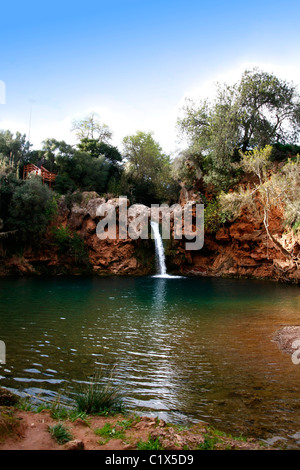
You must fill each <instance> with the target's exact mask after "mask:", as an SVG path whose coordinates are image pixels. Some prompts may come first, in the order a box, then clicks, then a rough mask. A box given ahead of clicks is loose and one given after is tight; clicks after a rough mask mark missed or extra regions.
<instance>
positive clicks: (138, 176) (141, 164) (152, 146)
mask: <svg viewBox="0 0 300 470" xmlns="http://www.w3.org/2000/svg"><path fill="white" fill-rule="evenodd" d="M123 146H124V155H125V158H126V166H125V171H126V174H127V177H128V179H129V182H130V183H131V196H133V198H134V200H135V201H138V202H143V203H145V204H152V203H158V202H160V201H162V200H166V199H168V198H169V197H170V194H169V192H170V188H171V187H172V183H173V181H172V178H171V164H170V157H169V156H168V155H166V154H165V153H164V152H163V150H162V148H161V147H160V145H159V143H158V142H156V141H155V140H154V138H153V133H152V132H141V131H138V132H137V133H136V134H134V135H129V136H127V137H125V138H124V139H123ZM172 189H173V188H172Z"/></svg>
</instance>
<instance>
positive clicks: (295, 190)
mask: <svg viewBox="0 0 300 470" xmlns="http://www.w3.org/2000/svg"><path fill="white" fill-rule="evenodd" d="M271 154H272V146H270V145H268V146H266V147H264V148H263V149H255V150H253V151H249V152H245V153H243V152H241V166H242V167H243V169H244V171H245V172H246V173H252V174H255V175H256V177H257V183H255V184H253V186H252V187H248V188H244V187H239V189H238V190H237V191H234V192H229V193H227V194H225V193H221V194H220V197H219V201H220V207H221V210H223V211H227V213H228V214H230V218H231V220H234V219H235V218H237V217H239V216H240V214H241V211H242V209H246V210H247V211H248V212H249V213H252V215H253V216H255V218H256V219H257V220H259V219H260V218H261V220H262V222H263V224H264V227H265V230H266V233H267V237H268V238H269V239H270V240H272V242H273V243H274V245H275V246H277V248H279V250H280V251H281V252H282V253H283V255H285V256H287V257H289V258H291V257H292V256H293V254H292V253H290V252H289V251H288V250H287V249H286V248H285V247H284V246H283V245H282V243H281V242H280V241H279V240H277V239H276V238H275V237H274V235H273V234H272V233H271V231H270V229H269V214H270V211H271V210H272V209H273V208H275V207H276V208H277V209H278V208H281V210H282V213H283V216H284V220H283V224H286V226H289V227H290V228H292V227H293V226H294V227H298V225H299V222H300V190H299V187H300V158H299V156H298V157H297V158H296V160H295V161H288V162H287V163H286V164H285V165H284V166H283V167H282V168H281V170H280V172H278V173H273V174H272V175H271V176H270V175H269V172H268V169H270V167H271V164H272V162H271V160H270V158H271Z"/></svg>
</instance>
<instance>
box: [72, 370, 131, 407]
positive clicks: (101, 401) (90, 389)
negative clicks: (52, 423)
mask: <svg viewBox="0 0 300 470" xmlns="http://www.w3.org/2000/svg"><path fill="white" fill-rule="evenodd" d="M75 402H76V405H77V411H78V412H85V413H88V414H102V415H108V414H113V413H121V412H123V411H124V407H123V403H122V399H121V392H120V388H119V386H118V385H116V384H115V383H114V382H113V379H112V371H110V372H109V373H107V372H106V371H105V370H100V371H98V372H97V373H96V374H95V376H94V377H93V378H92V380H91V381H90V382H89V383H87V384H85V385H83V386H82V387H81V389H80V390H79V391H78V392H77V393H76V395H75Z"/></svg>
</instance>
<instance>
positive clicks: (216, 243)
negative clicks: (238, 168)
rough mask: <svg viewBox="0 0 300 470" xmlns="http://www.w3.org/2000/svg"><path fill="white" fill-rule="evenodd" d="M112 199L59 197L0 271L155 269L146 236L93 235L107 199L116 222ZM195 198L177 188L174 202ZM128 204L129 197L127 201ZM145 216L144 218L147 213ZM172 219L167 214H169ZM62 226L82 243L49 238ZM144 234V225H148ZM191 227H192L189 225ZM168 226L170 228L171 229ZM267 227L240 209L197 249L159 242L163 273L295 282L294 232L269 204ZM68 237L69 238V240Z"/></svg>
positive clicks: (298, 251) (138, 209)
mask: <svg viewBox="0 0 300 470" xmlns="http://www.w3.org/2000/svg"><path fill="white" fill-rule="evenodd" d="M118 202H119V200H118V199H109V200H107V199H105V198H102V197H99V195H98V194H97V193H94V192H86V193H83V197H82V202H81V203H80V204H78V203H76V204H73V205H71V206H70V207H68V205H67V203H66V200H65V199H64V198H61V199H60V200H59V207H58V214H57V217H56V219H55V221H54V222H53V223H52V224H51V226H50V227H48V230H47V233H46V234H45V237H44V238H43V240H42V241H41V244H40V246H38V247H30V248H28V249H26V250H25V251H24V253H23V255H22V256H17V255H14V256H12V257H11V258H6V259H5V262H3V263H2V265H0V275H1V274H2V275H7V274H41V273H45V274H63V273H65V274H68V273H71V274H83V273H89V274H98V275H149V274H153V273H154V272H155V249H154V242H153V240H151V239H150V237H149V239H140V238H137V239H135V240H134V239H132V238H130V237H127V238H125V239H119V238H118V235H119V233H118V230H117V238H116V239H106V240H104V239H102V240H101V239H99V237H98V235H97V224H98V222H99V221H100V220H101V216H99V215H97V209H98V207H99V206H100V205H101V204H104V203H109V204H111V205H112V206H113V207H115V210H116V218H117V219H116V220H117V228H118V221H119V207H118ZM199 202H200V203H201V199H200V197H199V194H197V193H195V192H193V191H192V192H189V191H187V190H186V189H185V188H182V191H181V194H180V204H181V205H184V204H187V203H189V204H191V205H195V204H196V203H199ZM128 206H129V201H128ZM149 211H150V209H149V208H148V207H146V206H143V205H141V204H138V205H134V206H131V207H130V212H129V216H128V221H129V222H130V221H131V220H132V219H133V218H134V217H135V216H136V215H138V214H142V213H145V214H146V215H149ZM149 221H150V218H149ZM171 223H172V216H171ZM62 228H68V230H69V231H70V234H77V236H78V239H79V241H82V246H79V247H78V239H77V240H75V241H77V245H76V246H75V247H74V246H73V245H72V244H71V245H72V246H71V245H70V246H69V247H67V249H65V247H64V249H63V250H62V247H61V246H60V244H59V243H58V241H57V240H55V237H54V236H53V233H54V231H55V230H60V229H62ZM148 229H149V233H150V227H148ZM193 229H195V227H194V228H193ZM172 230H173V235H174V227H171V233H172ZM269 232H270V234H271V235H272V238H270V236H268V234H267V233H266V230H265V227H264V223H263V220H262V219H261V220H258V219H257V218H254V217H253V216H252V215H251V214H249V213H247V212H246V211H245V212H244V213H243V214H242V215H241V216H240V217H239V218H238V219H237V220H235V221H234V222H233V223H226V224H225V225H223V226H220V228H219V229H218V231H217V232H216V233H211V232H209V231H206V233H205V237H204V246H203V248H202V249H201V250H198V251H192V250H191V251H188V250H186V249H185V242H186V240H185V239H184V237H183V239H182V240H174V237H173V239H172V238H171V240H169V241H165V248H166V261H167V268H168V272H170V273H174V274H176V273H181V274H184V275H194V276H214V277H220V276H223V277H244V278H260V279H272V280H276V281H284V282H294V283H298V282H299V269H298V262H299V261H300V259H299V256H300V236H299V235H297V234H295V233H294V232H293V231H285V230H284V227H283V224H282V213H281V212H280V210H279V208H273V210H272V211H271V212H270V214H269ZM73 241H74V240H73Z"/></svg>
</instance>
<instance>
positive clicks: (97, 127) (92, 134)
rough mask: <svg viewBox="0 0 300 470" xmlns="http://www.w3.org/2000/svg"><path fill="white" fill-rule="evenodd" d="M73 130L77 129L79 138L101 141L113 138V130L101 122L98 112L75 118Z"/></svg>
mask: <svg viewBox="0 0 300 470" xmlns="http://www.w3.org/2000/svg"><path fill="white" fill-rule="evenodd" d="M71 130H72V131H76V136H77V138H78V139H79V140H82V139H92V140H93V139H96V140H97V141H99V142H106V143H107V142H109V141H110V140H111V138H112V132H111V130H110V129H109V127H108V126H107V125H106V124H102V123H101V122H100V116H99V114H97V113H90V114H89V115H88V116H86V117H85V118H83V119H79V120H74V121H73V123H72V129H71Z"/></svg>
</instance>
